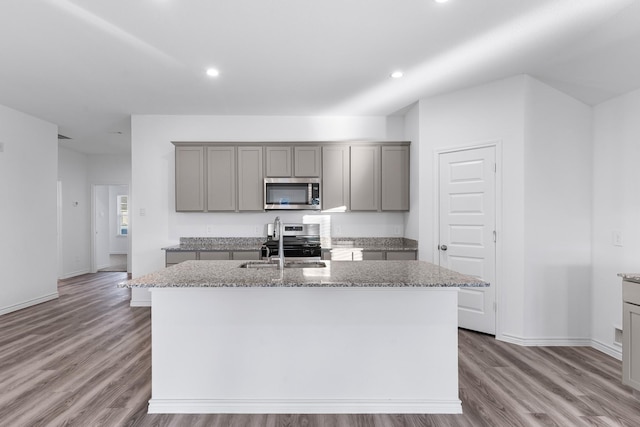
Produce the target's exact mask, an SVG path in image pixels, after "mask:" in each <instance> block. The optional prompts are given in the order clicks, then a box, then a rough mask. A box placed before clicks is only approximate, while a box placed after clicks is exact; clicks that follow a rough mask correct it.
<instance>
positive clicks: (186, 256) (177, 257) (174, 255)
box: [166, 251, 196, 264]
mask: <svg viewBox="0 0 640 427" xmlns="http://www.w3.org/2000/svg"><path fill="white" fill-rule="evenodd" d="M195 259H196V253H195V252H190V251H189V252H167V254H166V263H167V264H178V263H180V262H183V261H189V260H195Z"/></svg>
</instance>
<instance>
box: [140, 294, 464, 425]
mask: <svg viewBox="0 0 640 427" xmlns="http://www.w3.org/2000/svg"><path fill="white" fill-rule="evenodd" d="M151 294H152V308H151V313H152V314H151V317H152V395H151V400H150V402H149V412H150V413H461V412H462V407H461V404H460V400H459V398H458V345H457V344H458V339H457V297H458V289H457V288H447V287H380V288H372V287H360V288H359V287H316V288H314V287H308V288H306V287H248V288H178V287H172V288H152V289H151Z"/></svg>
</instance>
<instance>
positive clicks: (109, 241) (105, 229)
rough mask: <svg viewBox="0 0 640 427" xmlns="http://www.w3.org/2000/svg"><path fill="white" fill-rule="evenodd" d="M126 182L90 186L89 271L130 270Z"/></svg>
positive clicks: (127, 187) (127, 190)
mask: <svg viewBox="0 0 640 427" xmlns="http://www.w3.org/2000/svg"><path fill="white" fill-rule="evenodd" d="M128 198H129V186H128V185H119V184H113V185H107V184H105V185H102V184H94V185H93V186H92V199H93V200H92V211H93V215H92V234H91V235H92V239H91V240H92V242H91V246H92V257H91V258H92V262H91V271H92V272H93V273H95V272H98V271H123V272H127V271H129V268H128V265H129V227H128Z"/></svg>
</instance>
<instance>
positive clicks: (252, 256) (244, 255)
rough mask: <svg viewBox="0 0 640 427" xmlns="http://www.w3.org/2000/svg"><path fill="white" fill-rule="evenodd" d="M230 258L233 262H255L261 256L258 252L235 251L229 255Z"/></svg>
mask: <svg viewBox="0 0 640 427" xmlns="http://www.w3.org/2000/svg"><path fill="white" fill-rule="evenodd" d="M231 257H232V259H234V260H242V261H256V260H259V259H260V258H261V257H262V256H261V253H260V251H255V252H253V251H252V252H247V251H235V252H232V253H231Z"/></svg>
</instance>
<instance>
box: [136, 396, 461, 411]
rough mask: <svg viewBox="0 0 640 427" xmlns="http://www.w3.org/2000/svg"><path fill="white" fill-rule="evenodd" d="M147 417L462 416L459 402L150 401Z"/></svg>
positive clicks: (344, 400) (343, 400)
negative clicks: (292, 415)
mask: <svg viewBox="0 0 640 427" xmlns="http://www.w3.org/2000/svg"><path fill="white" fill-rule="evenodd" d="M148 412H149V413H150V414H461V413H462V407H461V405H460V400H458V399H456V400H454V401H450V402H444V401H432V402H429V401H408V400H404V401H399V400H398V401H396V400H368V401H364V400H358V401H355V400H354V401H349V400H347V399H341V400H320V399H316V400H304V401H297V400H295V399H284V400H258V399H256V400H249V399H244V400H213V399H211V400H169V399H167V400H162V399H151V400H150V401H149V411H148Z"/></svg>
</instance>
